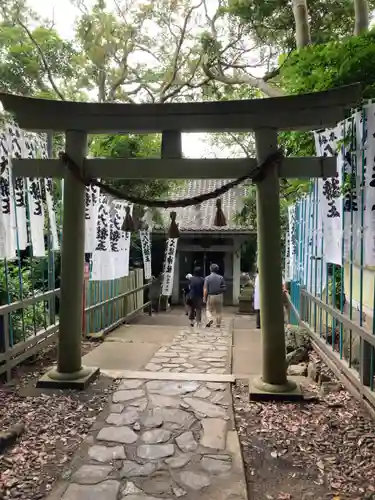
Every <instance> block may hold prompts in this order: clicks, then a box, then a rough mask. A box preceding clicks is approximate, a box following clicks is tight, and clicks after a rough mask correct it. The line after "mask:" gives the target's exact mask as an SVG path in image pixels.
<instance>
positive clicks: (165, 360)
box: [150, 357, 170, 363]
mask: <svg viewBox="0 0 375 500" xmlns="http://www.w3.org/2000/svg"><path fill="white" fill-rule="evenodd" d="M169 361H170V358H163V357H156V358H152V359H151V361H150V362H151V363H169Z"/></svg>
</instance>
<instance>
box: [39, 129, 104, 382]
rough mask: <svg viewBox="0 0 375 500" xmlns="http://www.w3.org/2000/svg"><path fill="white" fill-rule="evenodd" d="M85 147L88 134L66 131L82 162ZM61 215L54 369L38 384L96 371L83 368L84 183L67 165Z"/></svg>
mask: <svg viewBox="0 0 375 500" xmlns="http://www.w3.org/2000/svg"><path fill="white" fill-rule="evenodd" d="M86 150H87V134H86V133H84V132H80V131H69V132H67V133H66V152H67V154H68V155H69V156H70V158H72V160H73V161H74V162H75V163H76V164H77V165H80V166H82V165H83V161H84V159H85V156H86ZM63 206H64V215H63V235H62V245H61V287H60V327H59V346H58V357H57V369H55V370H51V371H50V372H48V373H47V374H46V375H45V376H44V377H42V378H41V379H40V380H39V382H38V386H39V387H51V386H56V387H60V388H67V387H77V388H78V387H81V388H84V387H86V385H87V384H88V383H89V382H90V381H91V379H92V377H93V376H95V375H96V374H97V373H98V370H97V369H95V368H87V369H85V368H83V367H82V356H81V341H82V299H83V287H82V283H83V278H84V261H85V247H84V245H85V185H84V184H83V183H82V182H80V181H79V180H78V179H76V177H75V176H74V175H73V173H71V172H70V171H69V170H68V169H66V170H65V176H64V200H63Z"/></svg>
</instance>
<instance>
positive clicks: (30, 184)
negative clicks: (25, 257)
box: [26, 177, 46, 257]
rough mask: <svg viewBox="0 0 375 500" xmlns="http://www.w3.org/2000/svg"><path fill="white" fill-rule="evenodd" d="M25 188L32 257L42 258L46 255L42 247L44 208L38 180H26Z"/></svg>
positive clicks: (32, 178)
mask: <svg viewBox="0 0 375 500" xmlns="http://www.w3.org/2000/svg"><path fill="white" fill-rule="evenodd" d="M26 186H27V195H28V205H29V220H30V232H31V245H32V248H33V257H44V256H45V254H46V249H45V245H44V208H43V198H42V190H41V185H40V179H36V178H34V177H30V178H28V179H27V181H26Z"/></svg>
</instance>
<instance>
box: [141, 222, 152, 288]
mask: <svg viewBox="0 0 375 500" xmlns="http://www.w3.org/2000/svg"><path fill="white" fill-rule="evenodd" d="M139 238H140V240H141V246H142V257H143V269H144V279H145V280H150V279H151V277H152V267H151V232H150V231H139Z"/></svg>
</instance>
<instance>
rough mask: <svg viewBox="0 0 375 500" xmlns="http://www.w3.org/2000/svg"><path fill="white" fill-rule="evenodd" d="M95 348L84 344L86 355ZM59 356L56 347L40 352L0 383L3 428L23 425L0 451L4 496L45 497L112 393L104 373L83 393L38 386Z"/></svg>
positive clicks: (1, 492)
mask: <svg viewBox="0 0 375 500" xmlns="http://www.w3.org/2000/svg"><path fill="white" fill-rule="evenodd" d="M94 347H95V344H93V343H84V345H83V353H87V352H89V351H90V350H91V349H93V348H94ZM55 359H56V350H55V349H52V350H51V351H49V352H44V353H41V354H40V355H39V356H38V357H37V358H36V359H35V360H34V361H33V363H29V364H24V365H22V366H20V367H18V369H17V373H16V377H17V378H16V379H15V380H14V381H13V382H12V383H11V384H1V383H0V431H1V430H6V429H8V428H9V427H11V426H13V425H14V424H16V423H22V424H24V425H25V430H24V433H23V434H22V436H21V438H20V440H19V442H18V443H17V444H15V445H14V446H13V447H10V448H7V449H6V450H5V452H4V454H0V499H1V500H10V499H18V500H40V499H42V498H44V497H45V495H46V494H47V493H48V492H49V491H50V490H51V489H52V486H53V484H54V482H55V480H56V479H57V478H58V477H59V475H60V474H61V472H62V471H63V469H64V467H65V466H66V463H67V462H69V460H70V458H71V456H72V455H73V453H74V452H75V451H76V450H77V448H78V447H79V445H80V444H81V442H82V440H83V439H84V437H85V436H86V434H87V432H88V431H89V430H90V428H91V426H92V424H93V422H94V421H95V418H96V416H97V414H98V413H99V412H100V411H101V410H102V409H103V407H104V406H105V405H106V403H107V401H108V398H109V396H110V394H111V393H112V384H113V382H112V379H109V378H106V377H99V378H98V379H97V380H96V381H95V382H94V383H93V384H91V385H90V387H89V388H88V389H87V390H86V391H82V392H71V391H64V392H63V391H51V390H38V389H35V382H36V380H37V379H38V378H39V376H40V375H41V374H43V373H44V372H45V371H46V368H47V367H48V366H50V365H51V363H52V361H54V360H55Z"/></svg>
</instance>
